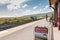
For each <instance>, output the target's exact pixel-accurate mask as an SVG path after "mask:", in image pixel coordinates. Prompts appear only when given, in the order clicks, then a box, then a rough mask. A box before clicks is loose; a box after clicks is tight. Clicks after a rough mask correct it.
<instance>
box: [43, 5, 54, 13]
mask: <svg viewBox="0 0 60 40" xmlns="http://www.w3.org/2000/svg"><path fill="white" fill-rule="evenodd" d="M52 11H53V9H52V8H50V7H49V5H46V6H45V7H44V8H43V12H45V13H47V12H52Z"/></svg>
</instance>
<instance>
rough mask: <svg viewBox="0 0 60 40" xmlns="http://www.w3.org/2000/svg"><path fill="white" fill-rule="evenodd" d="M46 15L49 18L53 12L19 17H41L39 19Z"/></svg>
mask: <svg viewBox="0 0 60 40" xmlns="http://www.w3.org/2000/svg"><path fill="white" fill-rule="evenodd" d="M46 14H47V15H48V16H51V15H52V14H53V12H49V13H40V14H32V15H25V16H20V17H34V16H41V17H45V16H46ZM0 18H18V17H0Z"/></svg>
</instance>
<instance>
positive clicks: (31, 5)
mask: <svg viewBox="0 0 60 40" xmlns="http://www.w3.org/2000/svg"><path fill="white" fill-rule="evenodd" d="M52 11H53V9H52V8H50V7H49V0H0V17H19V16H24V15H31V14H39V13H47V12H52Z"/></svg>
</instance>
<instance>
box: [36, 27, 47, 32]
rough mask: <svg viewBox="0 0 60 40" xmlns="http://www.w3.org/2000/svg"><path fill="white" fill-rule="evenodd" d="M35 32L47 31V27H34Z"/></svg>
mask: <svg viewBox="0 0 60 40" xmlns="http://www.w3.org/2000/svg"><path fill="white" fill-rule="evenodd" d="M35 32H38V33H48V28H45V27H38V26H37V27H35Z"/></svg>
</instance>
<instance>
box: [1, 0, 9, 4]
mask: <svg viewBox="0 0 60 40" xmlns="http://www.w3.org/2000/svg"><path fill="white" fill-rule="evenodd" d="M7 3H9V0H0V4H7Z"/></svg>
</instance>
